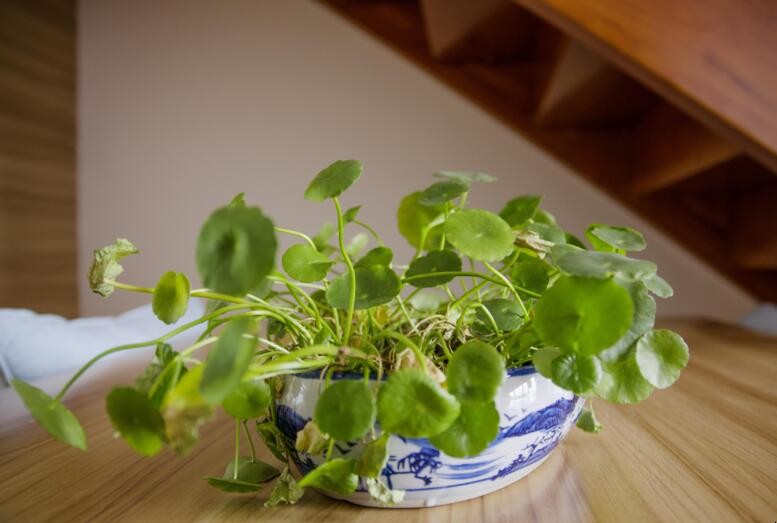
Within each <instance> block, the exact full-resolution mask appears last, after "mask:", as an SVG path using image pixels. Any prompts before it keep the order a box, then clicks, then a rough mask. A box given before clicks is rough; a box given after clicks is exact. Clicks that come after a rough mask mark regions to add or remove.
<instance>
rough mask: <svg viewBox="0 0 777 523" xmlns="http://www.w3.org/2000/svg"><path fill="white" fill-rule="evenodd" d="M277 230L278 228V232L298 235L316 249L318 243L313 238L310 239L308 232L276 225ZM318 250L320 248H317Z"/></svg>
mask: <svg viewBox="0 0 777 523" xmlns="http://www.w3.org/2000/svg"><path fill="white" fill-rule="evenodd" d="M275 230H276V231H278V232H282V233H284V234H289V235H291V236H296V237H298V238H302V239H303V240H305V241H306V242H308V244H309V245H310V246H311V247H313V248H314V249H316V243H315V242H314V241H313V240H311V239H310V236H308V235H307V234H305V233H304V232H299V231H295V230H292V229H284V228H283V227H276V228H275ZM316 250H318V249H316Z"/></svg>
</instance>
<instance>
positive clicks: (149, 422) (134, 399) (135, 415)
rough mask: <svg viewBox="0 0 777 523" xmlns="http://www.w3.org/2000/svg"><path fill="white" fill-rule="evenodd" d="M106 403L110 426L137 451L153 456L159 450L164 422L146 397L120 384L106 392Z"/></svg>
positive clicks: (161, 443)
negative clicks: (108, 392)
mask: <svg viewBox="0 0 777 523" xmlns="http://www.w3.org/2000/svg"><path fill="white" fill-rule="evenodd" d="M106 405H107V409H108V416H109V417H110V418H111V423H112V424H113V427H114V428H115V429H116V431H117V432H118V433H119V434H120V435H121V437H122V438H124V439H125V440H126V441H127V443H129V444H130V446H131V447H132V448H133V449H135V451H136V452H138V453H139V454H142V455H144V456H153V455H154V454H156V453H157V452H159V451H160V450H161V449H162V446H163V445H164V440H163V438H164V433H165V422H164V421H163V420H162V416H161V415H160V414H159V411H157V409H156V408H155V407H154V405H153V403H151V400H150V399H149V398H148V396H146V395H144V394H141V393H139V392H138V391H136V390H135V389H132V388H129V387H119V388H115V389H113V390H112V391H111V392H110V394H108V397H107V398H106Z"/></svg>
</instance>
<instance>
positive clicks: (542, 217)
mask: <svg viewBox="0 0 777 523" xmlns="http://www.w3.org/2000/svg"><path fill="white" fill-rule="evenodd" d="M532 220H534V222H535V223H544V224H546V225H558V224H557V223H556V217H555V216H553V215H552V214H550V213H549V212H548V211H544V210H542V209H537V211H536V212H535V213H534V217H533V218H532Z"/></svg>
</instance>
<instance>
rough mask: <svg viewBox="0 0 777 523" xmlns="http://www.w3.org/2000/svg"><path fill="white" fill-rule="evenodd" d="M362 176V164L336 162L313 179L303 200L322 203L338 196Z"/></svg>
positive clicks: (344, 161) (345, 161)
mask: <svg viewBox="0 0 777 523" xmlns="http://www.w3.org/2000/svg"><path fill="white" fill-rule="evenodd" d="M361 174H362V163H361V162H359V161H357V160H338V161H336V162H334V163H333V164H332V165H330V166H329V167H327V168H326V169H324V170H323V171H321V172H320V173H318V174H317V175H316V177H315V178H313V181H312V182H310V185H308V188H307V189H306V190H305V199H306V200H311V201H314V202H323V201H324V200H326V199H328V198H335V197H337V196H340V195H341V194H342V193H343V191H345V190H346V189H347V188H348V187H350V186H351V185H352V184H353V182H355V181H356V180H357V179H358V178H359V176H361Z"/></svg>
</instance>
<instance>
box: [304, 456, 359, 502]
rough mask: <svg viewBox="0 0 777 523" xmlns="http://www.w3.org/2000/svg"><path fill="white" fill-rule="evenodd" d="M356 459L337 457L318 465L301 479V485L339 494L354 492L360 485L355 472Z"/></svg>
mask: <svg viewBox="0 0 777 523" xmlns="http://www.w3.org/2000/svg"><path fill="white" fill-rule="evenodd" d="M355 469H356V460H353V459H343V458H336V459H333V460H330V461H327V462H326V463H322V464H321V465H319V466H317V467H316V468H314V469H313V470H311V471H310V472H308V474H307V475H306V476H305V477H304V478H302V479H301V480H300V481H299V486H300V487H315V488H320V489H324V490H329V491H331V492H337V493H338V494H342V495H344V496H345V495H348V494H353V492H354V491H355V490H356V487H358V486H359V476H357V475H356V474H354V470H355Z"/></svg>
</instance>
